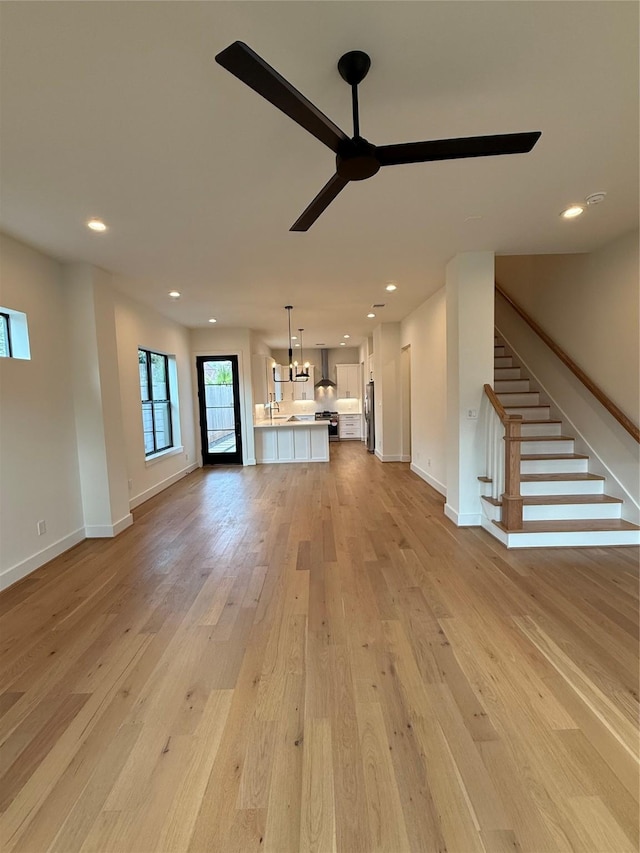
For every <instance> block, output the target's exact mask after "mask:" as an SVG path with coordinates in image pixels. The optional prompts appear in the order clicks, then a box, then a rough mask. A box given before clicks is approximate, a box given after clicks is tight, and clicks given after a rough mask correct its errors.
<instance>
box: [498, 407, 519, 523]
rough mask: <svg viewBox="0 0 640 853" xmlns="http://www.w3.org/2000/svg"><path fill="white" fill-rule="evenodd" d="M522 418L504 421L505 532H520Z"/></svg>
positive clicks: (503, 515) (503, 499)
mask: <svg viewBox="0 0 640 853" xmlns="http://www.w3.org/2000/svg"><path fill="white" fill-rule="evenodd" d="M521 427H522V417H521V416H520V415H517V416H510V415H507V417H506V418H505V419H504V441H505V447H504V467H505V471H504V494H503V495H502V524H503V526H504V528H505V529H506V530H522V495H521V494H520V437H521Z"/></svg>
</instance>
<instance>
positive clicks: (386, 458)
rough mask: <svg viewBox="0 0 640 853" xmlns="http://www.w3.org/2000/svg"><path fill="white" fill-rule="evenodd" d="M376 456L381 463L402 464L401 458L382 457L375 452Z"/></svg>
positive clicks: (377, 451)
mask: <svg viewBox="0 0 640 853" xmlns="http://www.w3.org/2000/svg"><path fill="white" fill-rule="evenodd" d="M375 454H376V456H377V457H378V459H379V460H380V461H381V462H403V461H404V460H403V458H402V456H400V455H398V456H384V455H383V454H382V453H380V451H379V450H376V451H375Z"/></svg>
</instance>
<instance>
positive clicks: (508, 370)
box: [493, 367, 520, 382]
mask: <svg viewBox="0 0 640 853" xmlns="http://www.w3.org/2000/svg"><path fill="white" fill-rule="evenodd" d="M503 379H520V368H519V367H496V368H494V371H493V380H494V382H500V381H502V380H503Z"/></svg>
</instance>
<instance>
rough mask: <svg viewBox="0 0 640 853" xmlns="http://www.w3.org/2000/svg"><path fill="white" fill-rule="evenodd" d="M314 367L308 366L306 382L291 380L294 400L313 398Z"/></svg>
mask: <svg viewBox="0 0 640 853" xmlns="http://www.w3.org/2000/svg"><path fill="white" fill-rule="evenodd" d="M314 381H315V380H314V368H313V366H311V367H309V378H308V379H307V381H306V382H292V383H291V385H292V387H293V399H294V400H315V391H314V388H313V384H314Z"/></svg>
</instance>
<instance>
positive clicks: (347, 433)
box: [338, 415, 362, 441]
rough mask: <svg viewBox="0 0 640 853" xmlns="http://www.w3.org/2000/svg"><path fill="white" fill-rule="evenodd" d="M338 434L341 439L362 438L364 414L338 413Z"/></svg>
mask: <svg viewBox="0 0 640 853" xmlns="http://www.w3.org/2000/svg"><path fill="white" fill-rule="evenodd" d="M338 436H339V438H340V441H348V440H349V439H356V440H358V441H360V440H361V439H362V416H361V415H338Z"/></svg>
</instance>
